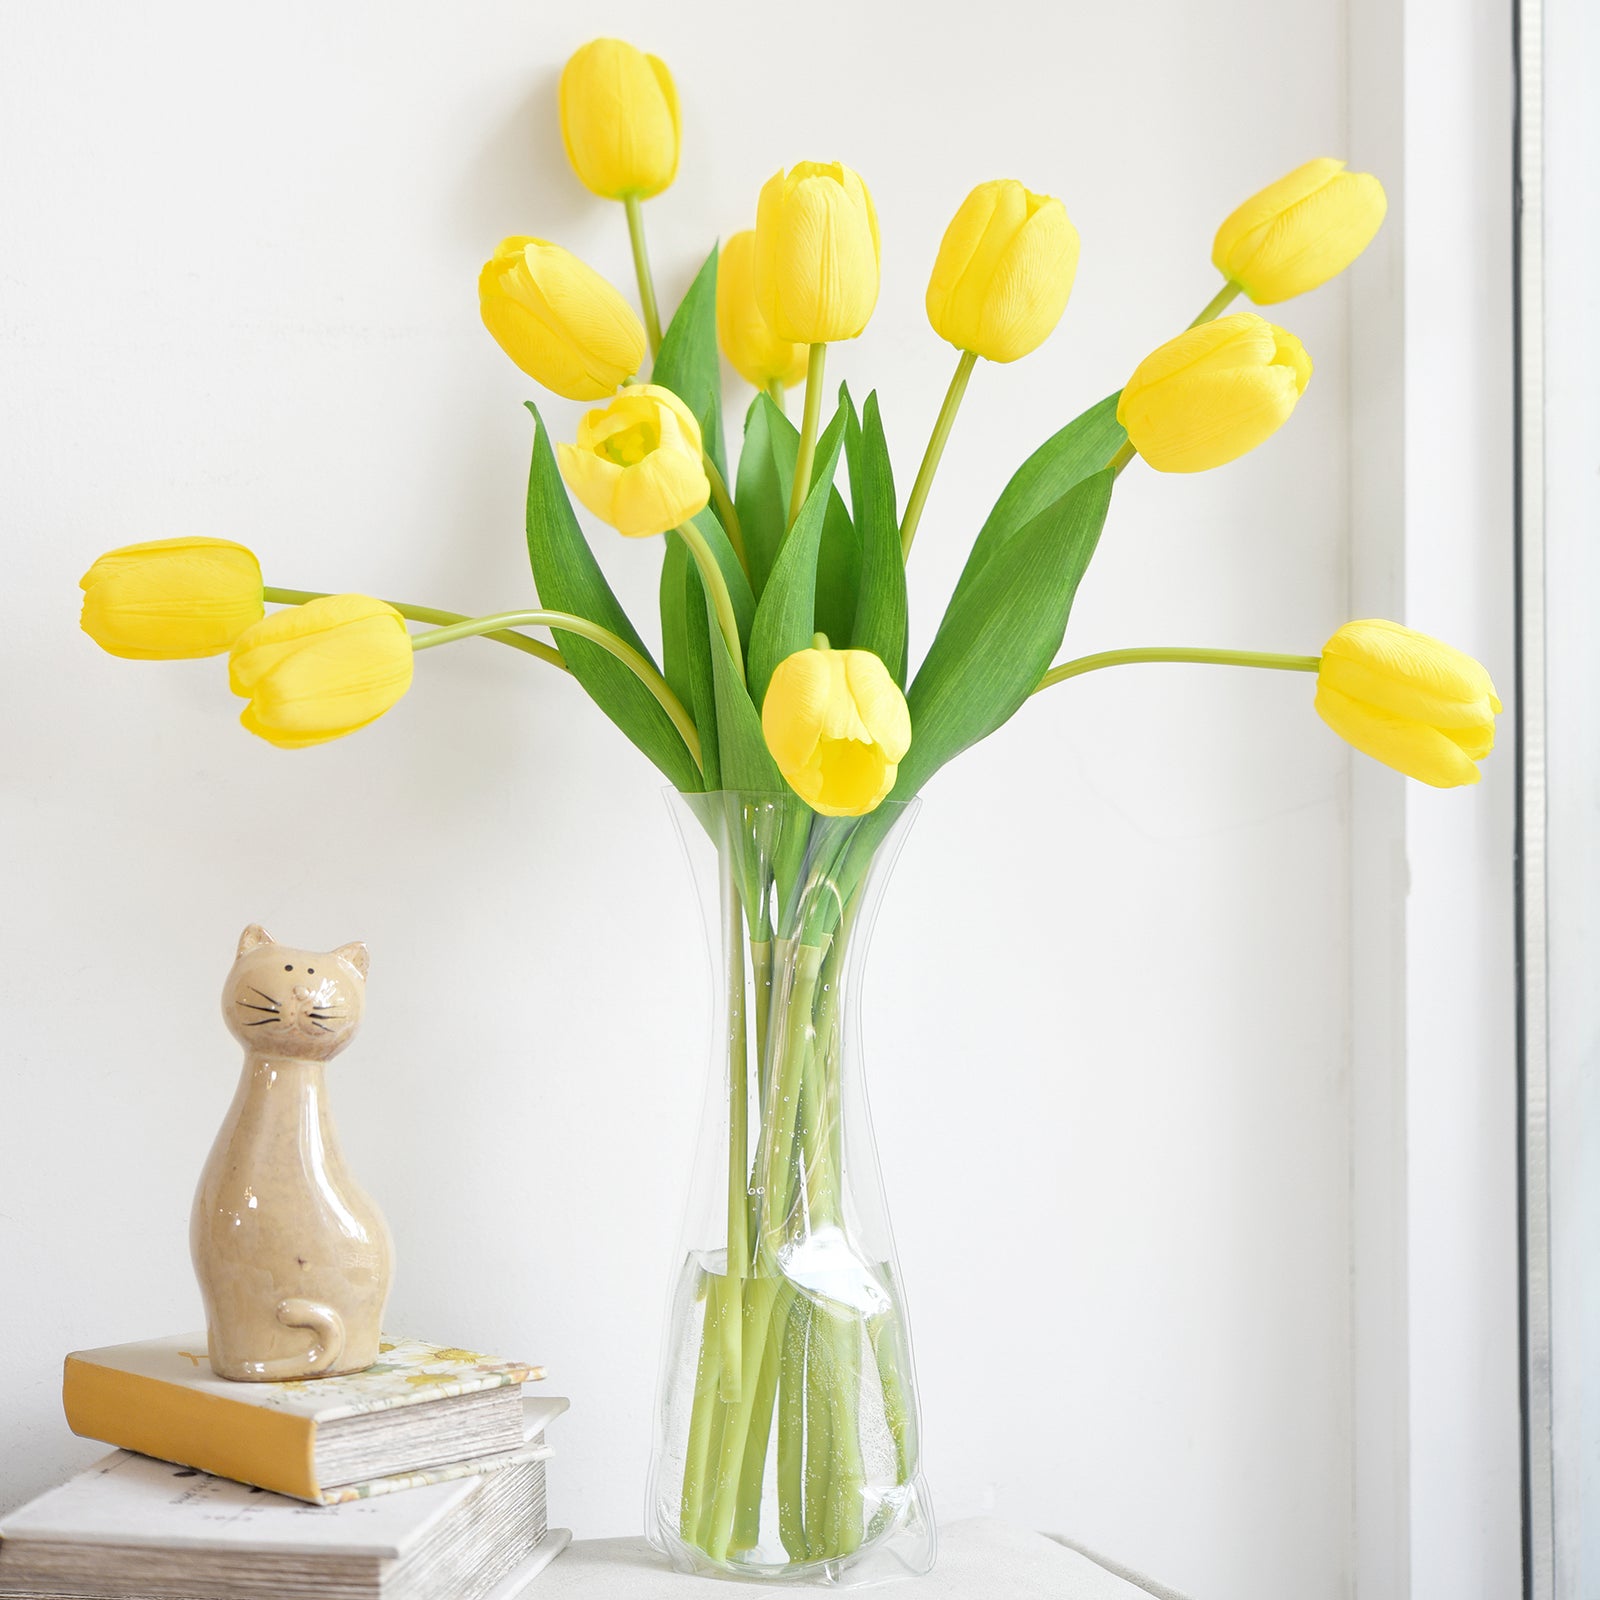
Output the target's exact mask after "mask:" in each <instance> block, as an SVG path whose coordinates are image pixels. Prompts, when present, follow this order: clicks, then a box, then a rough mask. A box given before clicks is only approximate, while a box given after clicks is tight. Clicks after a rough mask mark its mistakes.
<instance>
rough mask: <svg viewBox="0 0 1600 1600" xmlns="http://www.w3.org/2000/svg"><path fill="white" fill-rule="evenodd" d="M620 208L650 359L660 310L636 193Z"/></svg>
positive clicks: (657, 346) (625, 198)
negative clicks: (641, 309)
mask: <svg viewBox="0 0 1600 1600" xmlns="http://www.w3.org/2000/svg"><path fill="white" fill-rule="evenodd" d="M622 209H623V210H624V211H625V212H626V213H627V216H628V243H629V244H631V245H632V246H633V272H634V276H635V277H636V278H638V280H639V304H640V306H641V307H642V308H643V310H644V331H645V333H646V334H647V335H648V336H649V339H650V359H651V360H652V361H654V360H655V358H656V355H657V354H658V352H659V351H660V349H661V313H660V312H659V311H657V310H656V281H655V279H654V278H653V277H651V276H650V254H649V252H648V251H647V250H646V249H645V246H644V213H643V212H642V211H641V210H640V208H639V197H638V195H636V194H627V195H624V196H623V197H622Z"/></svg>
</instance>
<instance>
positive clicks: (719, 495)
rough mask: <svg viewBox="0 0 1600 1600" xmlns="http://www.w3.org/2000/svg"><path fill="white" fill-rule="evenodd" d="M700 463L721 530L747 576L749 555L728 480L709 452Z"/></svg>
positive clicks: (748, 573) (748, 574)
mask: <svg viewBox="0 0 1600 1600" xmlns="http://www.w3.org/2000/svg"><path fill="white" fill-rule="evenodd" d="M701 465H702V466H703V467H704V468H705V469H706V482H707V483H709V484H710V485H711V503H712V504H713V505H714V506H715V507H716V508H717V520H718V521H719V522H720V523H721V524H722V531H723V532H724V533H725V534H727V536H728V543H729V544H731V545H732V546H733V553H734V554H735V555H736V556H738V558H739V565H740V566H741V567H743V568H744V575H745V577H747V578H748V577H749V576H750V557H749V556H748V555H746V554H745V548H744V529H743V528H742V527H740V525H739V513H738V512H737V511H736V510H735V509H734V505H733V496H732V495H731V494H729V493H728V480H727V479H726V478H724V477H723V476H722V473H721V471H720V470H719V469H718V467H717V464H716V462H715V461H713V460H712V459H711V456H710V453H709V452H707V453H706V454H705V455H704V456H703V457H702V459H701Z"/></svg>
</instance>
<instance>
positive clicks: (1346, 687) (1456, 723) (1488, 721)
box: [1316, 619, 1500, 789]
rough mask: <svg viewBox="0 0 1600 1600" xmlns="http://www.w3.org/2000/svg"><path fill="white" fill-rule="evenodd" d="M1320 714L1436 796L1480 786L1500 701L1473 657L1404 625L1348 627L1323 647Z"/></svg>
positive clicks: (1346, 737)
mask: <svg viewBox="0 0 1600 1600" xmlns="http://www.w3.org/2000/svg"><path fill="white" fill-rule="evenodd" d="M1316 706H1317V712H1318V714H1319V715H1320V716H1321V718H1322V720H1323V721H1324V722H1326V723H1327V724H1328V726H1329V727H1330V728H1332V729H1333V731H1334V732H1335V733H1336V734H1338V735H1339V737H1340V738H1341V739H1344V740H1345V741H1347V742H1348V743H1350V744H1352V745H1354V746H1355V747H1356V749H1357V750H1360V751H1362V752H1363V753H1364V754H1366V755H1369V756H1371V757H1372V758H1373V760H1374V761H1381V762H1383V764H1384V765H1385V766H1387V767H1393V768H1394V769H1395V770H1396V771H1397V772H1403V773H1405V774H1406V776H1407V777H1409V778H1416V779H1418V780H1419V781H1420V782H1422V783H1430V784H1432V785H1433V786H1434V788H1436V789H1454V788H1457V787H1458V786H1460V785H1461V784H1466V783H1476V782H1477V781H1478V779H1479V777H1480V776H1481V774H1480V773H1479V771H1478V767H1477V763H1478V762H1480V761H1482V760H1483V758H1484V757H1485V756H1487V755H1488V754H1489V752H1490V751H1491V750H1492V749H1494V719H1495V713H1496V712H1498V711H1499V710H1500V701H1499V698H1498V697H1497V696H1496V694H1495V692H1494V684H1493V683H1491V682H1490V681H1489V674H1488V673H1487V672H1486V671H1485V670H1484V669H1483V667H1482V666H1481V665H1480V664H1479V663H1478V662H1476V661H1474V660H1473V659H1472V657H1471V656H1469V655H1463V654H1462V652H1461V651H1459V650H1456V649H1453V648H1452V647H1451V646H1450V645H1447V644H1444V643H1442V642H1441V641H1440V640H1438V639H1431V638H1429V637H1428V635H1427V634H1425V633H1417V632H1416V631H1415V630H1414V629H1412V628H1402V627H1401V626H1400V624H1399V623H1398V622H1382V621H1379V620H1376V619H1372V620H1368V621H1365V622H1347V623H1346V624H1345V625H1344V626H1343V627H1342V628H1340V630H1339V631H1338V632H1337V633H1336V634H1334V636H1333V637H1332V638H1331V639H1330V640H1329V641H1328V642H1327V644H1326V645H1324V646H1323V650H1322V664H1321V666H1320V667H1319V668H1318V669H1317V699H1316Z"/></svg>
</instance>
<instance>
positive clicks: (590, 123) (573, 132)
mask: <svg viewBox="0 0 1600 1600" xmlns="http://www.w3.org/2000/svg"><path fill="white" fill-rule="evenodd" d="M679 134H680V129H679V121H678V91H677V89H676V88H675V87H674V86H673V82H672V74H671V73H670V72H668V71H667V67H666V63H665V62H663V61H660V60H658V59H657V58H656V57H655V56H649V55H646V54H645V53H644V51H642V50H637V49H635V48H634V47H633V46H632V45H631V44H624V43H623V42H622V40H621V39H591V40H590V41H589V43H588V44H586V45H584V46H583V47H582V49H580V50H578V51H576V52H575V53H574V54H573V56H572V58H571V59H570V60H569V61H568V62H567V64H566V66H564V67H563V68H562V69H561V138H562V142H563V143H564V144H565V145H566V147H567V160H568V161H570V162H571V163H572V170H573V171H574V172H576V173H577V174H578V179H579V181H580V182H581V183H582V184H583V186H584V188H586V189H588V190H590V191H591V192H592V193H594V194H597V195H600V196H601V197H602V198H603V199H606V200H621V199H624V198H625V197H626V196H628V195H637V196H638V197H639V199H641V200H648V199H649V198H650V196H651V195H654V194H660V193H661V191H662V190H663V189H665V188H666V187H667V185H668V184H669V183H671V182H672V180H673V179H674V178H675V177H677V175H678V143H679Z"/></svg>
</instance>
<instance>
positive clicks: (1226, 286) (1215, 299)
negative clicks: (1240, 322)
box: [1189, 278, 1239, 328]
mask: <svg viewBox="0 0 1600 1600" xmlns="http://www.w3.org/2000/svg"><path fill="white" fill-rule="evenodd" d="M1238 296H1239V285H1238V284H1236V283H1235V282H1234V281H1233V279H1232V278H1225V279H1224V280H1223V283H1222V287H1221V288H1220V289H1218V290H1217V292H1216V293H1215V294H1214V295H1212V297H1211V298H1210V299H1209V300H1208V301H1207V302H1206V308H1205V310H1204V311H1202V312H1201V313H1200V315H1199V316H1198V317H1196V318H1195V319H1194V321H1193V322H1191V323H1190V324H1189V326H1190V327H1191V328H1198V327H1199V326H1200V324H1201V323H1202V322H1215V321H1216V320H1217V318H1218V317H1220V316H1221V315H1222V313H1223V312H1224V311H1226V310H1227V309H1228V307H1229V306H1231V305H1232V304H1233V302H1234V301H1235V300H1236V299H1237V298H1238Z"/></svg>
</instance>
